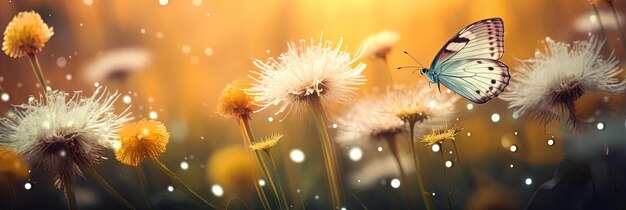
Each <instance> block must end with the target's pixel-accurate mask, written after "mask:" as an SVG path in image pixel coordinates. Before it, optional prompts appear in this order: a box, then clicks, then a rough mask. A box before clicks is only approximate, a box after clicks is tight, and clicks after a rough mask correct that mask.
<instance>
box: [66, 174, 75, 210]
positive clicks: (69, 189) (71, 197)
mask: <svg viewBox="0 0 626 210" xmlns="http://www.w3.org/2000/svg"><path fill="white" fill-rule="evenodd" d="M64 188H65V189H64V190H65V195H67V203H68V204H69V205H70V209H71V210H78V205H76V195H75V194H74V183H72V182H69V181H68V182H65V187H64Z"/></svg>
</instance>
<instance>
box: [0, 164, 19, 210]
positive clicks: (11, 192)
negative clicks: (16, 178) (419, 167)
mask: <svg viewBox="0 0 626 210" xmlns="http://www.w3.org/2000/svg"><path fill="white" fill-rule="evenodd" d="M4 181H5V182H6V183H2V180H0V185H3V184H4V185H5V186H6V191H7V200H6V208H7V209H15V204H16V202H15V201H16V196H15V188H14V187H13V179H12V178H11V175H10V174H8V173H4Z"/></svg>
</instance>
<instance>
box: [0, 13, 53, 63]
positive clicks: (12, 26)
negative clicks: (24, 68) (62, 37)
mask: <svg viewBox="0 0 626 210" xmlns="http://www.w3.org/2000/svg"><path fill="white" fill-rule="evenodd" d="M52 35H54V31H53V30H52V27H48V25H46V23H44V22H43V20H42V19H41V16H39V14H38V13H37V12H35V11H29V12H20V13H18V14H17V15H16V16H15V17H13V20H11V22H9V25H7V28H6V30H5V31H4V42H3V43H2V51H4V53H6V54H7V55H8V56H9V57H12V58H18V57H22V56H25V55H28V54H35V53H39V52H41V50H42V49H43V47H44V46H45V45H46V42H48V40H50V37H51V36H52Z"/></svg>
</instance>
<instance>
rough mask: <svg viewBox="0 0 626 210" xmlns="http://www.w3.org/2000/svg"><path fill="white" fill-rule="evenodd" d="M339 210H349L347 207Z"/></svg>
mask: <svg viewBox="0 0 626 210" xmlns="http://www.w3.org/2000/svg"><path fill="white" fill-rule="evenodd" d="M339 210H348V209H347V208H346V207H341V209H339Z"/></svg>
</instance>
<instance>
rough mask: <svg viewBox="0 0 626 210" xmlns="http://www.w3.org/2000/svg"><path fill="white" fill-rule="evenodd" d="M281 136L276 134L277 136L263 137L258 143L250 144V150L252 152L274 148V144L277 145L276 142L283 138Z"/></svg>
mask: <svg viewBox="0 0 626 210" xmlns="http://www.w3.org/2000/svg"><path fill="white" fill-rule="evenodd" d="M283 136H284V135H283V134H280V133H277V134H272V135H269V136H268V137H265V139H263V140H261V141H258V142H254V143H252V145H250V149H252V150H254V151H260V150H265V151H267V150H269V149H271V148H272V147H274V146H276V144H278V141H279V140H280V139H281V138H283Z"/></svg>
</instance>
